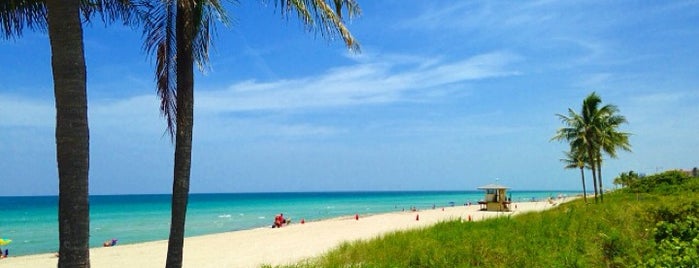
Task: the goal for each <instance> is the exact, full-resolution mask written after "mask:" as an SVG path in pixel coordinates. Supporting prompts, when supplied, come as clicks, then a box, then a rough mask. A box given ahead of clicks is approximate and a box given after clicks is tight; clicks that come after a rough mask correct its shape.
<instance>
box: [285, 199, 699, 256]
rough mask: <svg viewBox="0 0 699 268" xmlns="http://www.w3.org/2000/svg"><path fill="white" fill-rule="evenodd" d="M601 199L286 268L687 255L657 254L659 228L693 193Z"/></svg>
mask: <svg viewBox="0 0 699 268" xmlns="http://www.w3.org/2000/svg"><path fill="white" fill-rule="evenodd" d="M678 189H679V188H678ZM604 198H605V199H604V203H599V204H585V203H584V202H583V200H581V199H578V200H576V201H573V202H568V203H564V204H561V205H559V206H558V207H557V208H554V209H551V210H547V211H543V212H532V213H526V214H521V215H517V216H513V217H508V216H505V217H499V218H494V219H490V220H484V221H477V222H468V221H466V222H464V221H449V222H442V223H439V224H436V225H434V226H432V227H428V228H424V229H418V230H410V231H400V232H395V233H390V234H387V235H384V236H381V237H379V238H376V239H372V240H366V241H355V242H347V243H344V244H342V245H340V246H339V247H338V248H336V249H335V250H333V251H331V252H329V253H326V254H325V255H322V256H320V257H317V258H313V259H308V260H305V261H303V262H300V263H297V264H294V265H290V266H283V267H629V266H642V267H643V266H646V265H648V264H649V263H650V264H653V263H655V264H657V261H656V259H659V258H660V257H667V258H670V259H672V258H675V259H677V258H679V260H680V261H682V258H685V259H686V258H687V256H683V255H682V254H685V253H682V252H680V254H679V257H677V256H662V254H665V253H661V254H660V255H659V252H658V250H659V246H658V239H657V238H658V228H657V226H660V225H659V224H660V223H659V222H662V221H663V219H660V218H662V217H663V215H666V214H671V215H676V216H677V217H676V218H677V219H682V220H684V219H689V220H690V221H691V220H692V218H691V217H692V215H697V214H696V212H697V211H699V201H698V200H697V197H696V194H695V193H692V192H690V193H689V194H687V193H683V194H671V195H668V194H667V193H663V194H654V193H631V192H628V191H617V192H614V193H611V194H607V195H605V197H604ZM688 204H689V205H688ZM673 213H674V214H673ZM687 217H689V218H687ZM697 223H699V222H697V221H696V218H694V222H690V223H689V224H690V225H691V224H695V225H691V226H689V227H686V228H685V229H687V230H690V231H692V232H696V230H697V229H696V228H697V226H696V224H697ZM672 226H674V225H672ZM685 233H686V231H685ZM693 236H696V233H690V237H689V238H688V239H690V240H689V241H690V242H689V243H690V245H689V246H688V247H690V248H689V250H688V251H687V252H690V253H689V254H690V255H689V257H690V258H691V257H692V255H691V254H696V248H695V249H694V253H691V250H692V249H691V247H692V246H691V243H692V242H691V241H692V240H691V239H694V240H697V239H696V238H693ZM673 248H677V247H673ZM672 254H675V255H677V252H674V253H671V255H672ZM658 256H660V257H658ZM671 261H672V260H671ZM688 263H689V264H690V265H691V264H693V263H694V261H693V260H691V259H690V260H689V261H688ZM695 265H696V264H695ZM648 266H654V265H648ZM689 267H691V266H689Z"/></svg>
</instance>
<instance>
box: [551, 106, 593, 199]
mask: <svg viewBox="0 0 699 268" xmlns="http://www.w3.org/2000/svg"><path fill="white" fill-rule="evenodd" d="M556 116H557V117H558V118H559V119H560V120H561V122H562V123H563V124H564V125H565V127H562V128H559V129H558V130H557V131H556V135H555V136H553V138H551V140H557V141H568V142H569V143H570V148H571V152H577V153H578V154H582V155H584V159H585V160H586V163H587V164H588V166H589V168H590V170H591V171H592V185H593V188H594V193H595V203H596V202H597V200H598V199H597V193H598V189H597V180H596V179H597V176H596V175H597V174H596V168H595V163H596V162H595V161H591V160H590V159H594V157H593V156H594V155H595V154H594V152H592V153H591V151H590V150H591V146H590V144H591V143H592V142H593V141H592V139H591V137H590V136H589V135H588V130H589V122H587V120H586V119H585V118H584V117H583V115H581V114H578V113H576V112H575V111H574V110H573V109H570V108H569V109H568V115H563V114H556Z"/></svg>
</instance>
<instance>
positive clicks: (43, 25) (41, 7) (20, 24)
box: [0, 0, 48, 39]
mask: <svg viewBox="0 0 699 268" xmlns="http://www.w3.org/2000/svg"><path fill="white" fill-rule="evenodd" d="M44 2H45V1H43V0H2V1H0V31H2V33H1V34H2V36H3V37H4V38H5V39H12V38H18V37H21V36H22V33H23V30H24V28H25V27H27V28H29V29H30V30H32V31H41V32H46V30H47V26H48V25H47V21H46V15H47V13H46V5H45V4H44Z"/></svg>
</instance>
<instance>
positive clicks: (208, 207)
mask: <svg viewBox="0 0 699 268" xmlns="http://www.w3.org/2000/svg"><path fill="white" fill-rule="evenodd" d="M559 194H564V195H568V196H573V195H577V194H579V192H574V191H510V192H508V195H509V197H511V198H512V201H515V202H519V201H532V200H542V199H545V198H548V197H556V196H557V195H559ZM483 197H484V193H483V192H482V191H461V192H457V191H450V192H443V191H438V192H312V193H235V194H191V195H190V196H189V205H188V208H187V219H186V227H185V234H186V236H196V235H204V234H212V233H221V232H229V231H237V230H245V229H253V228H269V227H270V226H271V225H272V222H273V221H274V216H275V215H276V214H279V213H284V216H285V217H287V218H291V220H292V223H298V222H299V221H300V220H301V219H304V220H305V221H313V220H321V219H328V218H335V217H349V216H353V215H355V214H359V215H362V216H366V215H370V214H377V213H385V212H393V211H402V210H409V209H411V208H413V207H414V208H416V209H420V210H424V209H432V208H433V207H437V208H439V207H446V206H463V205H464V204H467V203H469V202H472V203H476V202H477V201H478V200H481V199H483ZM170 202H171V199H170V195H98V196H90V246H91V247H99V246H101V245H102V243H103V242H104V241H106V240H110V239H112V238H114V239H118V244H119V245H120V244H132V243H139V242H146V241H155V240H166V239H167V238H168V234H169V226H170ZM0 204H1V206H0V238H6V239H12V240H13V241H12V243H11V244H10V245H7V246H3V247H2V248H3V249H9V251H10V255H13V256H18V255H28V254H38V253H49V252H56V251H57V250H58V197H56V196H31V197H0Z"/></svg>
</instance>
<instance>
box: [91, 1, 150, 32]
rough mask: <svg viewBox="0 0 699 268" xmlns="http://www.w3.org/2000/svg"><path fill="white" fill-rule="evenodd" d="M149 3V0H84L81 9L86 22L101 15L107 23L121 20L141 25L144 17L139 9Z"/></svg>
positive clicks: (127, 23)
mask: <svg viewBox="0 0 699 268" xmlns="http://www.w3.org/2000/svg"><path fill="white" fill-rule="evenodd" d="M148 3H149V1H147V0H141V1H136V0H82V4H81V6H80V9H81V11H82V14H83V17H84V20H85V21H86V22H90V21H91V19H92V17H93V16H99V18H100V19H101V20H102V22H104V23H106V24H109V23H113V22H115V21H121V22H122V23H123V24H124V25H128V26H139V25H140V23H141V19H142V17H141V16H139V10H140V9H141V8H142V7H143V6H146V5H148Z"/></svg>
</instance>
